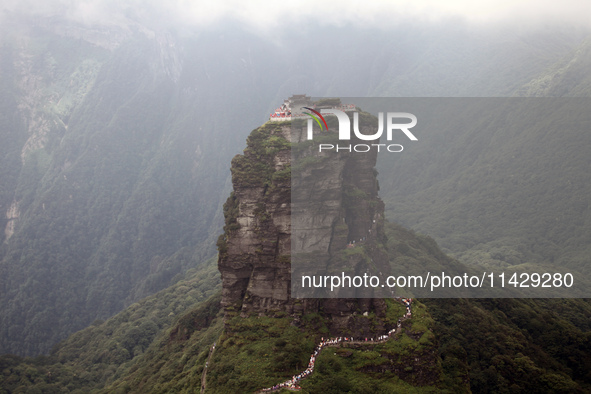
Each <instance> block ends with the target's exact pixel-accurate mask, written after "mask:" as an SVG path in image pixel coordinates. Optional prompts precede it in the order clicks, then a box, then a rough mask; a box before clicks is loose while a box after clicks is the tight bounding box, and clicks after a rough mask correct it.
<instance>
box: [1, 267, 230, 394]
mask: <svg viewBox="0 0 591 394" xmlns="http://www.w3.org/2000/svg"><path fill="white" fill-rule="evenodd" d="M219 288H220V279H219V272H218V271H217V266H216V264H215V259H210V260H209V262H208V263H206V264H205V265H204V266H203V267H202V268H200V269H198V270H190V271H188V272H187V275H186V279H184V280H181V281H179V282H178V283H176V284H175V285H174V286H171V287H170V288H168V289H166V290H162V291H161V292H159V293H157V294H155V295H153V296H150V297H148V298H146V299H144V300H142V301H140V302H138V303H135V304H133V305H131V306H129V307H128V308H126V309H125V310H124V311H122V312H121V313H119V314H117V315H115V316H114V317H112V318H111V319H109V320H107V321H105V322H102V321H100V320H97V321H95V322H94V323H93V324H92V325H90V326H89V327H87V328H85V329H84V330H81V331H79V332H77V333H75V334H73V335H71V336H70V337H69V338H68V339H67V340H65V341H63V342H61V343H60V344H59V345H57V346H56V347H55V348H54V350H53V351H52V353H51V355H49V356H38V357H36V358H24V359H23V358H20V357H17V356H10V355H6V356H0V388H3V389H5V390H8V392H36V391H39V392H55V391H57V392H60V391H63V390H67V391H68V392H78V393H86V392H89V391H94V390H99V389H101V388H103V387H105V386H106V385H108V384H109V383H111V382H113V381H114V380H116V379H119V378H121V377H122V376H127V375H128V374H130V373H131V372H132V371H134V370H135V369H137V368H138V365H143V364H138V363H140V362H142V363H147V362H148V361H146V360H150V358H149V357H150V356H151V355H153V354H154V353H155V352H157V351H158V349H159V348H160V346H163V345H162V343H166V342H167V340H168V338H169V335H172V334H169V333H170V332H171V331H172V330H171V329H170V327H171V326H173V327H175V325H176V327H177V333H179V332H182V333H184V335H187V334H186V332H188V330H189V328H188V327H189V326H190V327H192V329H197V328H199V327H200V326H199V324H202V325H203V324H204V323H206V326H207V327H209V326H211V327H212V328H211V330H213V331H215V332H217V333H218V334H217V335H219V332H220V330H221V328H220V324H219V322H217V323H215V322H213V320H212V319H208V318H207V317H206V316H207V314H210V315H211V314H213V316H216V315H217V313H218V312H219ZM216 292H217V293H218V295H217V296H214V297H213V300H214V301H213V304H214V308H213V311H212V310H211V308H209V309H207V308H206V310H207V311H208V312H207V313H205V314H203V313H201V314H199V309H197V311H196V312H195V311H193V312H189V313H187V310H190V309H191V308H194V306H195V305H196V304H199V303H200V302H202V301H204V300H206V299H207V298H209V297H211V296H212V294H215V293H216ZM216 297H217V298H216ZM216 299H217V303H216V301H215V300H216ZM210 303H212V302H211V301H210ZM205 305H206V306H207V304H205ZM179 317H180V318H179ZM188 321H196V322H197V324H195V325H191V324H190V323H189V322H188ZM178 328H180V331H179V329H178ZM216 330H217V331H216ZM206 331H207V330H206ZM203 335H205V334H203ZM211 335H212V334H210V333H209V332H208V333H207V335H205V337H204V338H205V339H204V340H203V341H204V343H203V344H202V346H203V347H204V348H207V347H208V346H209V345H210V343H211V342H213V340H212V336H211ZM213 338H215V336H214V337H213Z"/></svg>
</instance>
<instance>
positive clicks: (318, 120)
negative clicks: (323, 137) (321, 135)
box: [304, 107, 328, 131]
mask: <svg viewBox="0 0 591 394" xmlns="http://www.w3.org/2000/svg"><path fill="white" fill-rule="evenodd" d="M304 109H307V110H308V111H311V112H314V113H315V114H316V115H318V116H319V117H320V119H322V122H323V123H324V125H325V126H326V131H328V125H327V124H326V120H324V116H322V115H320V112H318V111H315V110H313V109H312V108H309V107H304ZM304 113H305V112H304ZM305 114H306V115H308V116H310V117H312V119H314V120H315V121H316V123H318V126H320V130H323V127H322V123H320V119H318V118H317V117H316V116H314V115H312V114H308V113H305Z"/></svg>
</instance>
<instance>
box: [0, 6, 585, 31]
mask: <svg viewBox="0 0 591 394" xmlns="http://www.w3.org/2000/svg"><path fill="white" fill-rule="evenodd" d="M0 9H6V10H11V11H19V12H26V13H33V14H41V15H63V16H65V17H67V18H69V19H72V20H75V21H77V22H79V23H85V24H110V23H120V22H121V21H124V20H134V21H137V22H142V23H146V24H151V25H155V26H158V25H160V26H166V27H177V28H181V29H186V28H188V29H199V28H207V27H210V26H212V25H216V24H218V23H223V22H227V21H232V22H234V23H239V24H242V25H244V26H246V27H248V28H249V29H251V30H258V31H261V32H268V31H271V30H275V31H278V30H279V31H280V30H283V29H289V28H294V27H298V26H302V25H304V26H305V24H306V23H314V24H324V25H336V26H342V25H353V26H357V27H378V28H380V27H381V28H387V27H388V26H391V25H395V24H397V23H399V22H400V21H405V22H408V21H409V20H416V21H417V22H425V21H438V20H449V19H453V18H458V19H459V20H463V21H465V22H466V23H474V24H479V25H489V24H499V23H510V24H517V25H526V26H527V25H532V24H540V23H546V24H559V25H569V26H573V25H574V26H585V27H591V18H589V15H591V2H589V1H588V0H563V1H555V0H513V1H511V0H481V1H473V0H447V1H445V2H442V1H440V0H415V1H408V0H404V1H401V0H399V1H391V0H374V1H365V2H359V1H345V0H343V1H322V2H318V1H316V0H301V1H297V2H293V1H286V2H281V1H266V0H265V1H262V0H249V1H245V0H226V1H221V2H213V1H188V0H172V1H161V0H158V1H157V0H147V1H141V0H123V1H120V0H81V1H70V0H68V1H66V0H24V1H23V0H21V1H13V0H4V1H3V5H2V7H1V8H0Z"/></svg>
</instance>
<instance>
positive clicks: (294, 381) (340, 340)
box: [257, 298, 412, 393]
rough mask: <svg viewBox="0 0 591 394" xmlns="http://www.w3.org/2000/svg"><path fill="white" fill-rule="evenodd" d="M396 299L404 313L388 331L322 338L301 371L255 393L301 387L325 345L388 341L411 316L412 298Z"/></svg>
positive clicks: (298, 388)
mask: <svg viewBox="0 0 591 394" xmlns="http://www.w3.org/2000/svg"><path fill="white" fill-rule="evenodd" d="M396 300H398V301H400V302H402V303H403V304H404V305H405V306H406V314H405V315H404V316H403V317H401V318H400V319H398V323H397V325H396V327H395V328H392V329H391V330H390V331H388V333H387V334H384V335H379V336H378V337H375V338H364V339H362V340H355V338H350V337H337V338H327V339H324V338H322V339H321V342H320V343H319V344H318V346H316V349H315V350H314V353H312V355H311V356H310V362H309V363H308V368H306V369H305V370H304V371H303V372H301V373H299V374H297V375H294V376H293V377H292V378H291V379H289V380H286V381H285V382H282V383H279V384H276V385H275V386H272V387H267V388H264V389H262V390H259V391H257V393H269V392H273V391H278V390H281V389H283V388H285V389H288V390H300V389H301V387H300V386H299V384H298V383H299V382H300V380H302V379H304V378H307V377H308V376H310V375H311V374H312V372H314V365H315V363H316V357H317V356H318V354H320V352H321V351H322V349H324V348H325V347H337V346H340V347H343V346H346V345H375V344H378V343H384V342H386V341H388V340H389V339H390V338H391V337H393V336H395V335H396V334H398V333H399V332H400V330H401V329H402V322H403V321H405V320H406V319H410V318H411V317H412V312H411V303H412V299H411V298H396Z"/></svg>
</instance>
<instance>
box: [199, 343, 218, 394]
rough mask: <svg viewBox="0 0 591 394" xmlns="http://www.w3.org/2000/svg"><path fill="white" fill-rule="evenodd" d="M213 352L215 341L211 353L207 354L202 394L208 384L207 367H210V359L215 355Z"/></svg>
mask: <svg viewBox="0 0 591 394" xmlns="http://www.w3.org/2000/svg"><path fill="white" fill-rule="evenodd" d="M213 352H215V342H214V343H213V346H212V347H210V348H209V355H208V356H207V361H206V362H205V368H203V373H202V374H201V394H203V393H204V392H205V387H206V386H207V368H208V367H209V361H210V360H211V356H213Z"/></svg>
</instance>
